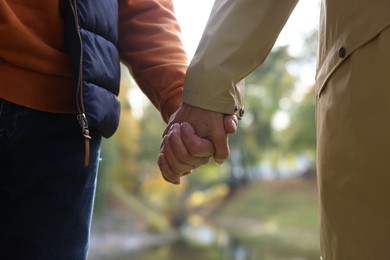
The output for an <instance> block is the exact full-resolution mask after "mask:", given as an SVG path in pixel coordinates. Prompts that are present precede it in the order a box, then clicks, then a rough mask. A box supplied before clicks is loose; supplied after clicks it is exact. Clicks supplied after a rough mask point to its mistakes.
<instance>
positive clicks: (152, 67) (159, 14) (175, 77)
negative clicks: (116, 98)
mask: <svg viewBox="0 0 390 260" xmlns="http://www.w3.org/2000/svg"><path fill="white" fill-rule="evenodd" d="M119 51H120V55H121V58H122V62H123V63H124V64H125V65H127V67H128V68H129V70H130V71H131V73H132V75H133V77H134V79H135V80H136V82H137V83H138V85H139V86H140V88H141V90H142V91H143V92H144V93H145V94H146V96H147V97H148V98H149V99H150V101H151V102H152V103H153V104H154V106H155V107H156V108H157V109H158V110H159V111H160V112H161V115H162V117H163V119H164V121H165V122H167V121H168V120H169V117H170V115H171V114H172V113H173V112H174V111H176V109H177V108H178V107H179V106H180V105H181V103H182V90H183V84H184V75H185V72H186V70H187V66H188V61H187V56H186V53H185V51H184V48H183V45H182V42H181V40H180V28H179V25H178V23H177V20H176V18H175V16H174V11H173V4H172V2H171V1H170V0H119Z"/></svg>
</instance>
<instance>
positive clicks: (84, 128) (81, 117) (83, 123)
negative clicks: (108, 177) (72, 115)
mask: <svg viewBox="0 0 390 260" xmlns="http://www.w3.org/2000/svg"><path fill="white" fill-rule="evenodd" d="M77 121H78V122H79V124H80V127H81V134H82V135H83V137H84V147H85V148H84V151H85V153H84V166H85V167H88V165H89V157H90V153H91V152H90V140H91V139H92V137H91V136H90V135H89V128H88V121H87V117H86V116H85V114H84V113H80V114H78V115H77Z"/></svg>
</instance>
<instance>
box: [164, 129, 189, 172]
mask: <svg viewBox="0 0 390 260" xmlns="http://www.w3.org/2000/svg"><path fill="white" fill-rule="evenodd" d="M176 126H177V127H173V128H172V131H171V132H170V133H169V134H168V135H166V136H165V137H164V141H163V142H164V145H163V147H162V148H161V150H162V151H163V152H164V155H165V159H166V161H167V163H168V165H169V167H170V169H171V170H172V172H173V173H175V174H176V175H181V174H183V173H185V172H188V171H190V170H192V169H194V168H196V165H193V164H192V158H191V156H190V154H189V153H188V151H187V149H186V147H185V145H184V143H183V141H182V139H181V136H180V135H181V132H180V127H179V125H176Z"/></svg>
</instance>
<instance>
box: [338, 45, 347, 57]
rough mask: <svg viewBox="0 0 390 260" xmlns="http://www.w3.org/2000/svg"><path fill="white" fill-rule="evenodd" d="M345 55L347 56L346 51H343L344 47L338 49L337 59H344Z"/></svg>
mask: <svg viewBox="0 0 390 260" xmlns="http://www.w3.org/2000/svg"><path fill="white" fill-rule="evenodd" d="M346 55H347V49H345V47H341V48H340V49H339V57H340V58H341V59H342V58H344V57H345V56H346Z"/></svg>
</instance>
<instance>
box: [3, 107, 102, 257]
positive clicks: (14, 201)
mask: <svg viewBox="0 0 390 260" xmlns="http://www.w3.org/2000/svg"><path fill="white" fill-rule="evenodd" d="M91 132H92V133H91V135H92V140H91V161H90V165H89V167H84V165H83V160H84V141H83V138H82V136H81V129H80V127H79V125H78V122H77V120H76V116H75V115H69V114H55V113H46V112H40V111H36V110H32V109H28V108H24V107H21V106H17V105H14V104H11V103H9V102H7V101H4V100H1V99H0V259H85V258H86V255H87V250H88V243H89V231H90V224H91V215H92V214H91V213H92V208H93V202H94V195H95V188H96V174H97V168H98V159H99V152H100V139H101V137H100V135H98V134H97V133H94V131H91Z"/></svg>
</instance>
